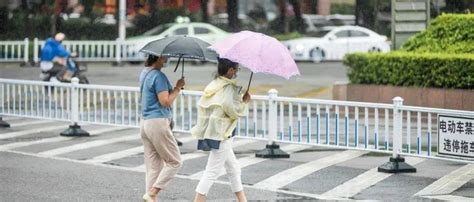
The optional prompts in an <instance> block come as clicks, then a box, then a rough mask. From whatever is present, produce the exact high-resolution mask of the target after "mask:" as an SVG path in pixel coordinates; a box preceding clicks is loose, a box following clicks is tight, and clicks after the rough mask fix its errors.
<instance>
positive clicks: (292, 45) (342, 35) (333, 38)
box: [282, 26, 390, 62]
mask: <svg viewBox="0 0 474 202" xmlns="http://www.w3.org/2000/svg"><path fill="white" fill-rule="evenodd" d="M282 43H283V44H284V45H285V46H287V47H288V49H289V50H290V52H291V55H292V57H293V59H295V60H296V61H313V62H321V61H323V60H342V59H343V57H344V55H345V54H346V53H354V52H371V51H376V52H388V51H390V43H389V41H387V37H386V36H382V35H379V34H377V33H375V32H373V31H371V30H369V29H366V28H363V27H359V26H340V27H336V28H334V29H332V30H331V31H329V32H327V33H325V34H324V36H322V37H305V38H299V39H293V40H288V41H283V42H282Z"/></svg>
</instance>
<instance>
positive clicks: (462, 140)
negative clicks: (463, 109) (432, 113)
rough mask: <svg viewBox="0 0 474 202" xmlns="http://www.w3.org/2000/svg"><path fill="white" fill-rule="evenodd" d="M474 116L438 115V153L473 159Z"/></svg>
mask: <svg viewBox="0 0 474 202" xmlns="http://www.w3.org/2000/svg"><path fill="white" fill-rule="evenodd" d="M473 125H474V118H466V117H456V116H446V115H438V153H439V154H442V155H448V156H457V157H464V158H466V157H467V158H470V159H473V160H474V131H473V130H474V127H473Z"/></svg>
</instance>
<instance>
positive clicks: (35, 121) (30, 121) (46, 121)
mask: <svg viewBox="0 0 474 202" xmlns="http://www.w3.org/2000/svg"><path fill="white" fill-rule="evenodd" d="M51 122H54V120H28V121H22V122H20V123H12V124H10V127H11V128H14V127H21V126H28V125H35V124H42V123H51Z"/></svg>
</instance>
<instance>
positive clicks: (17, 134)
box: [0, 125, 67, 140]
mask: <svg viewBox="0 0 474 202" xmlns="http://www.w3.org/2000/svg"><path fill="white" fill-rule="evenodd" d="M59 129H67V125H59V126H58V125H55V126H48V127H44V128H35V129H29V130H23V131H17V132H10V133H3V134H0V140H3V139H9V138H14V137H20V136H25V135H31V134H35V133H40V132H48V131H53V130H59Z"/></svg>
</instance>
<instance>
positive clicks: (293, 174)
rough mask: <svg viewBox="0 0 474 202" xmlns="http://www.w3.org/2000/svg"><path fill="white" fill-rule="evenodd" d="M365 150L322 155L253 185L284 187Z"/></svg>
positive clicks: (354, 156)
mask: <svg viewBox="0 0 474 202" xmlns="http://www.w3.org/2000/svg"><path fill="white" fill-rule="evenodd" d="M365 153H367V152H363V151H341V152H338V153H336V154H333V155H330V156H327V157H324V158H322V159H318V160H314V161H310V162H308V163H304V164H302V165H299V166H295V167H293V168H291V169H288V170H285V171H282V172H280V173H277V174H276V175H273V176H271V177H269V178H267V179H265V180H262V181H260V182H258V183H257V184H255V185H254V187H257V188H262V189H267V190H276V189H279V188H281V187H284V186H286V185H288V184H290V183H292V182H295V181H297V180H299V179H301V178H303V177H305V176H307V175H309V174H311V173H313V172H316V171H318V170H321V169H323V168H326V167H329V166H332V165H334V164H338V163H341V162H344V161H347V160H350V159H353V158H357V157H359V156H361V155H363V154H365Z"/></svg>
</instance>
